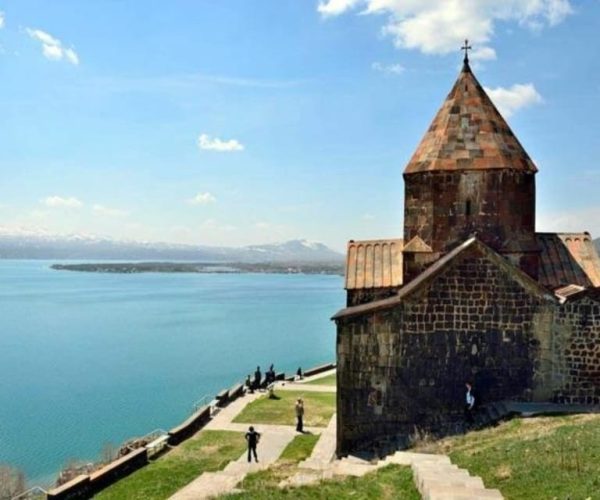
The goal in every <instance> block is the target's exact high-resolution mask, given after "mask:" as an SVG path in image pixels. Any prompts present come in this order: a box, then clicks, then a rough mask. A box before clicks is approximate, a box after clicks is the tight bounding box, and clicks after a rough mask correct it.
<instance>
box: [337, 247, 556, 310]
mask: <svg viewBox="0 0 600 500" xmlns="http://www.w3.org/2000/svg"><path fill="white" fill-rule="evenodd" d="M468 248H477V249H478V250H480V251H481V252H482V253H484V254H485V256H486V257H487V258H488V259H489V260H490V261H492V262H493V263H494V264H496V265H497V266H498V267H500V268H501V269H503V270H504V271H505V272H507V273H511V275H512V277H513V278H514V279H515V280H516V281H517V282H519V283H520V284H521V286H523V287H524V288H527V289H529V290H532V291H534V292H535V293H536V294H537V295H538V296H540V297H543V298H544V299H546V300H549V301H552V302H555V301H556V299H555V298H554V296H553V295H552V294H551V293H550V292H549V291H548V290H547V289H546V288H545V287H543V286H542V285H540V284H539V283H538V282H537V281H536V280H534V279H533V278H531V277H530V276H529V275H528V274H526V273H524V272H523V271H521V269H519V268H518V267H516V266H514V265H513V264H512V263H511V262H510V261H508V260H507V259H505V258H504V257H502V256H501V255H499V254H497V253H496V252H495V251H494V250H492V249H491V248H490V247H488V246H487V245H486V244H485V243H482V242H481V241H479V240H478V239H477V238H475V237H473V238H470V239H468V240H467V241H465V242H464V243H462V244H461V245H459V246H457V247H456V248H455V249H453V250H452V251H451V252H448V253H447V254H446V255H444V256H443V257H442V258H440V259H438V260H437V261H436V262H434V263H433V264H432V265H431V266H429V267H428V268H427V269H425V271H423V272H422V273H421V274H419V275H418V276H417V277H416V278H415V279H413V280H412V281H411V282H409V283H408V284H406V285H405V286H403V287H402V288H401V289H400V290H399V291H398V293H397V294H396V295H395V296H393V297H390V298H387V299H382V300H376V301H373V302H369V303H367V304H361V305H358V306H352V307H346V308H345V309H342V310H341V311H339V312H337V313H336V314H335V316H333V318H332V319H334V320H337V319H342V318H347V317H350V316H360V315H361V314H366V313H371V312H374V311H378V310H382V309H389V308H392V307H394V306H395V305H397V304H399V303H401V302H402V301H403V300H404V299H405V298H406V297H408V296H410V295H411V294H412V293H414V292H415V291H417V290H420V289H421V287H423V286H425V285H426V284H427V283H429V282H431V281H432V280H433V279H435V278H436V277H437V276H438V275H439V274H441V273H442V272H444V271H445V270H446V268H447V267H448V266H449V265H450V264H451V263H452V262H453V261H454V260H455V259H457V258H459V256H460V255H461V254H462V253H463V252H465V251H466V250H467V249H468Z"/></svg>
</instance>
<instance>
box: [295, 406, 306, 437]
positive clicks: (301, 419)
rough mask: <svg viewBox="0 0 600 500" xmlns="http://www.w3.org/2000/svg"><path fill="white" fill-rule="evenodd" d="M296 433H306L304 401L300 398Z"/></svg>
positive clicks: (297, 407)
mask: <svg viewBox="0 0 600 500" xmlns="http://www.w3.org/2000/svg"><path fill="white" fill-rule="evenodd" d="M296 431H297V432H304V401H302V399H300V398H298V400H297V401H296Z"/></svg>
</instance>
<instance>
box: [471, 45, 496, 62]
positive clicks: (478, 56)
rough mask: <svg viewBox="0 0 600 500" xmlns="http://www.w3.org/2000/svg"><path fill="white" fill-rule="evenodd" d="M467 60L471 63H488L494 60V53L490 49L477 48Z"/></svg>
mask: <svg viewBox="0 0 600 500" xmlns="http://www.w3.org/2000/svg"><path fill="white" fill-rule="evenodd" d="M469 59H472V60H473V61H490V60H493V59H496V51H495V50H494V49H492V48H491V47H478V48H475V49H474V50H473V51H472V52H471V53H470V54H469Z"/></svg>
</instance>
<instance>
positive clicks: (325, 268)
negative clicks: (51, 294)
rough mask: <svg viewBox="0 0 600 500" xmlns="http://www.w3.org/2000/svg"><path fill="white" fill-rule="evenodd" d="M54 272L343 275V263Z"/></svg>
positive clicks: (116, 265)
mask: <svg viewBox="0 0 600 500" xmlns="http://www.w3.org/2000/svg"><path fill="white" fill-rule="evenodd" d="M50 267H51V268H52V269H54V270H57V271H79V272H89V273H118V274H136V273H201V274H223V273H232V274H236V273H237V274H240V273H262V274H333V275H340V276H343V274H344V266H343V264H342V263H341V262H340V263H337V262H324V263H318V262H254V263H249V262H233V263H224V262H102V263H87V264H53V265H52V266H50Z"/></svg>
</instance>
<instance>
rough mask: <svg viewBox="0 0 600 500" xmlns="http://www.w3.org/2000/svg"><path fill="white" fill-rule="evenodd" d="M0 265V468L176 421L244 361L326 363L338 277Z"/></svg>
mask: <svg viewBox="0 0 600 500" xmlns="http://www.w3.org/2000/svg"><path fill="white" fill-rule="evenodd" d="M50 264H51V263H50V262H44V261H1V260H0V361H1V362H0V463H1V462H8V463H11V464H14V465H17V466H19V467H21V468H22V469H24V470H25V472H26V474H27V476H28V477H29V478H30V479H31V480H32V481H34V482H38V483H39V482H47V481H48V480H49V478H52V476H53V474H54V473H56V471H57V470H58V469H60V467H61V466H62V465H64V464H65V463H66V462H67V461H69V460H70V459H75V458H77V459H83V460H90V459H93V458H95V457H96V456H98V455H99V453H100V450H101V448H102V447H103V445H105V444H106V443H113V444H119V443H121V442H122V441H124V440H125V439H127V438H129V437H132V436H139V435H143V434H145V433H147V432H150V431H152V430H154V429H156V428H164V429H169V428H170V427H172V426H174V425H176V424H178V423H180V422H181V421H182V420H183V419H184V418H185V417H187V416H188V415H189V413H190V411H191V407H192V405H193V403H194V402H195V401H197V400H199V399H200V398H201V397H202V396H203V395H205V394H210V395H213V394H215V392H216V391H218V390H219V389H221V388H224V387H227V386H229V385H231V384H233V383H234V382H236V381H239V380H241V379H243V378H244V376H245V374H247V373H250V372H251V371H252V370H253V369H254V368H255V367H256V365H257V364H260V365H261V367H266V366H268V364H270V363H271V362H273V363H275V367H276V369H277V370H286V371H288V372H290V371H294V372H295V370H296V368H297V367H298V366H302V367H309V366H313V365H316V364H319V363H325V362H329V361H331V360H333V358H334V354H335V331H334V325H333V323H332V322H331V321H329V318H330V317H331V315H332V314H333V313H334V312H335V311H336V310H337V309H339V308H341V307H342V306H343V303H344V294H343V290H342V286H343V284H342V278H341V277H339V276H302V275H266V274H236V275H226V274H154V273H152V274H132V275H126V274H96V273H74V272H66V271H52V270H51V269H50V268H49V265H50Z"/></svg>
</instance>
